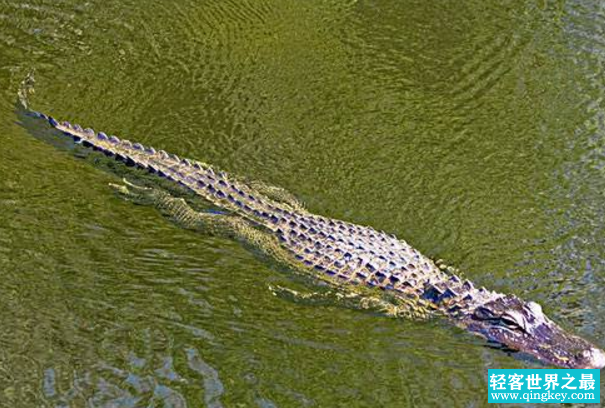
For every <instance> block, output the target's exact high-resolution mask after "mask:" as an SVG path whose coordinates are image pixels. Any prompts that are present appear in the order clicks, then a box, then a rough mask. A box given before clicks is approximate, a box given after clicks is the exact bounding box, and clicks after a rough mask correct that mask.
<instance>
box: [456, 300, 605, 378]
mask: <svg viewBox="0 0 605 408" xmlns="http://www.w3.org/2000/svg"><path fill="white" fill-rule="evenodd" d="M462 326H464V327H466V329H467V330H469V331H471V332H473V333H475V334H478V335H480V336H481V337H484V338H486V339H487V340H488V341H490V342H495V343H498V344H500V345H502V346H504V347H506V348H508V349H511V350H516V351H519V352H523V353H527V354H529V355H531V356H533V357H535V358H536V359H538V360H540V361H542V362H543V363H546V364H552V365H555V366H561V367H567V368H599V369H600V368H603V367H605V352H603V350H601V349H599V348H598V347H595V346H594V345H592V344H591V343H589V342H588V341H586V340H584V339H582V338H580V337H578V336H575V335H573V334H570V333H567V332H566V331H565V330H563V329H562V328H561V327H560V326H559V325H557V324H556V323H554V322H553V321H552V320H550V319H549V318H548V317H546V315H544V313H543V312H542V308H541V307H540V305H538V304H537V303H534V302H525V301H523V300H521V299H519V298H517V297H515V296H502V297H499V298H496V299H493V300H490V301H488V302H487V303H484V304H482V305H480V306H477V307H476V308H475V309H474V310H473V311H472V312H471V313H469V314H468V315H467V316H466V317H465V318H464V319H463V321H462Z"/></svg>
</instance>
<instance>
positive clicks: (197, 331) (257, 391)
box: [0, 0, 605, 408]
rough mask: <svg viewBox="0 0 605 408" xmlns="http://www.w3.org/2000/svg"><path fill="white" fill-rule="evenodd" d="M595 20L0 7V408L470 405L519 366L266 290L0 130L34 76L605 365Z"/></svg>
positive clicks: (242, 270)
mask: <svg viewBox="0 0 605 408" xmlns="http://www.w3.org/2000/svg"><path fill="white" fill-rule="evenodd" d="M604 23H605V9H604V7H603V5H602V4H601V3H600V2H596V1H579V0H575V1H563V0H561V1H549V0H540V1H529V2H528V1H513V0H511V1H491V0H488V1H486V0H482V1H465V2H460V1H439V2H427V1H420V0H403V1H402V0H378V1H351V0H338V1H337V0H329V1H315V0H309V1H290V0H282V1H269V0H259V1H254V0H241V1H231V0H220V1H215V0H209V1H203V2H199V1H191V0H178V1H177V0H173V1H161V0H152V1H146V2H134V1H115V0H106V1H103V2H100V1H90V2H79V1H74V0H62V1H51V0H36V1H32V0H27V1H19V0H0V84H1V85H2V86H1V88H0V89H1V91H0V118H1V120H0V327H2V330H0V405H1V406H7V407H15V408H20V407H33V406H43V407H85V406H86V407H93V406H94V407H146V406H154V407H199V406H206V407H369V406H380V407H413V406H418V407H432V406H444V407H445V406H447V407H450V406H454V407H484V406H485V407H486V406H487V395H486V389H487V369H488V368H514V367H518V368H529V367H534V366H536V365H535V363H532V362H526V361H520V360H518V359H515V358H513V357H511V356H508V355H506V354H505V353H503V352H499V351H496V350H492V349H490V348H487V347H484V344H483V343H482V342H481V341H479V340H478V339H475V338H473V337H472V336H469V335H467V334H466V333H463V332H461V331H459V330H457V329H454V328H452V327H450V326H448V325H447V324H445V323H444V322H441V321H430V322H410V321H401V320H393V319H388V318H385V317H381V316H377V315H375V314H372V313H365V312H360V311H355V310H349V309H346V308H342V307H339V306H338V304H337V302H335V303H334V305H333V306H326V307H316V306H308V305H303V304H298V303H296V302H290V301H287V300H284V299H281V298H278V297H275V296H274V295H273V294H272V292H271V291H270V290H269V285H270V284H273V285H276V284H279V285H283V286H287V287H292V288H294V287H296V288H299V289H300V287H299V286H297V285H298V284H297V283H294V282H292V281H291V280H290V279H289V278H288V275H287V274H284V273H283V271H280V270H279V269H277V268H275V267H274V265H271V264H270V263H267V262H265V261H263V260H261V259H259V258H258V257H257V256H255V255H254V254H251V253H249V252H247V251H246V250H245V249H244V248H242V247H240V246H239V245H238V244H236V243H234V242H230V241H228V240H225V239H218V238H211V237H206V236H203V235H201V234H197V233H193V232H189V231H185V230H182V229H180V228H179V227H177V226H175V225H173V224H171V223H170V222H169V221H167V220H166V219H164V218H162V217H161V216H160V215H159V214H158V213H157V212H156V211H155V210H153V209H152V208H146V207H141V206H135V205H132V204H131V203H128V202H125V201H123V200H121V199H119V198H118V197H116V196H115V195H114V194H113V193H112V191H111V189H110V188H109V187H108V183H110V182H116V181H118V180H119V177H120V176H122V175H123V174H125V173H124V171H123V170H120V169H118V168H117V167H116V172H112V171H107V168H108V166H110V165H108V164H107V163H105V162H103V161H102V160H100V159H98V158H95V157H88V158H87V159H85V160H82V159H81V158H80V156H81V153H79V152H78V151H77V150H74V149H72V148H67V149H66V148H59V149H57V148H55V147H53V146H52V145H51V144H49V143H47V142H46V141H44V140H43V138H40V137H33V136H34V134H33V133H35V131H32V129H26V128H24V127H22V126H20V125H19V124H18V123H17V121H18V119H17V116H16V115H15V99H16V91H17V87H18V84H19V82H20V81H21V80H22V79H23V78H24V77H25V76H26V75H27V73H28V72H29V71H30V70H32V69H33V70H35V78H36V88H35V89H36V93H35V95H34V96H33V99H32V100H33V104H34V107H35V108H36V109H38V110H43V111H46V112H49V113H52V114H53V115H55V116H57V117H60V118H63V119H68V120H71V121H74V122H78V123H81V124H83V125H88V126H94V128H95V129H98V130H104V131H106V132H108V133H109V132H111V133H116V134H118V135H122V136H125V137H127V138H129V139H131V140H137V141H140V142H142V143H145V144H150V145H153V146H155V147H156V148H163V149H166V150H168V151H172V152H175V153H177V154H179V155H181V156H187V157H191V158H196V159H200V160H203V161H207V162H211V163H214V164H216V165H218V166H220V167H222V168H224V169H226V170H229V171H230V172H234V173H238V174H243V175H246V176H250V177H253V178H257V179H260V180H264V181H266V182H270V183H273V184H277V185H280V186H283V187H285V188H287V189H288V190H290V191H292V192H293V193H295V194H296V195H297V196H298V197H300V198H301V199H302V200H303V201H305V202H306V203H307V206H308V207H309V209H310V210H312V211H313V212H316V213H319V214H323V215H327V216H332V217H337V218H341V219H345V220H347V221H352V222H357V223H361V224H367V225H371V226H373V227H375V228H377V229H382V230H385V231H388V232H391V233H395V234H397V235H398V236H399V237H402V238H404V239H406V240H407V241H408V242H410V243H412V244H413V245H414V246H416V247H417V248H418V249H419V250H421V251H422V252H423V253H425V254H427V255H429V256H431V257H434V258H435V259H437V258H443V259H445V260H447V261H448V262H449V263H450V264H452V265H455V266H457V267H459V268H460V269H461V270H462V271H463V272H464V273H465V274H466V276H468V277H469V278H471V279H472V280H474V281H476V282H477V283H478V284H480V285H486V286H489V287H490V288H491V289H494V290H498V291H503V292H513V293H515V294H517V295H519V296H522V297H524V298H527V299H532V300H535V301H537V302H539V303H541V304H542V305H543V306H544V308H545V310H546V311H547V313H549V314H550V315H552V316H553V317H554V318H555V319H556V320H558V321H560V322H561V323H562V324H563V326H565V327H566V328H568V329H570V330H572V331H574V332H576V333H578V334H581V335H582V336H585V337H587V338H589V339H592V340H593V341H595V342H596V343H597V344H599V345H601V346H605V302H604V301H603V299H604V298H605V231H604V227H603V225H605V210H604V208H605V206H604V205H603V204H604V193H603V192H604V191H605V177H604V175H605V174H604V172H605V170H604V169H605V137H604V136H605V127H604V118H605V111H604V104H605V75H604V74H605V73H604V72H603V71H604V69H603V66H604V63H605V28H604V27H605V26H604ZM110 167H111V166H110ZM114 167H115V166H114ZM126 174H127V173H126ZM303 289H304V288H303ZM309 290H311V289H310V288H309ZM601 392H602V394H603V393H604V390H603V389H602V390H601Z"/></svg>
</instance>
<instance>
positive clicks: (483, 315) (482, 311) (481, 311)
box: [474, 306, 497, 320]
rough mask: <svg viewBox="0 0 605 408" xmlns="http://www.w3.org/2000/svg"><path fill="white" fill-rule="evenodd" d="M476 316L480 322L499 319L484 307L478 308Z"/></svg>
mask: <svg viewBox="0 0 605 408" xmlns="http://www.w3.org/2000/svg"><path fill="white" fill-rule="evenodd" d="M474 315H475V317H476V318H477V319H479V320H493V319H496V318H497V316H496V314H495V313H494V312H492V311H491V310H490V309H488V308H487V307H483V306H481V307H478V308H477V310H475V313H474Z"/></svg>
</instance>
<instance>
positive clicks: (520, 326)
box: [498, 314, 525, 332]
mask: <svg viewBox="0 0 605 408" xmlns="http://www.w3.org/2000/svg"><path fill="white" fill-rule="evenodd" d="M498 322H499V323H500V324H502V325H503V326H505V327H507V328H509V329H511V330H520V331H523V332H524V331H525V324H524V321H523V320H522V319H521V320H520V319H519V317H518V316H511V315H508V314H505V315H502V316H501V317H500V320H499V321H498Z"/></svg>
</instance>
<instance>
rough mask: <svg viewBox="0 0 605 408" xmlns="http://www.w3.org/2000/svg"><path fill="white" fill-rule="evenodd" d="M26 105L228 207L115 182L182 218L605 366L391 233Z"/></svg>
mask: <svg viewBox="0 0 605 408" xmlns="http://www.w3.org/2000/svg"><path fill="white" fill-rule="evenodd" d="M24 105H25V107H26V108H27V105H26V104H25V103H24ZM28 112H29V114H30V115H32V116H35V117H39V118H42V119H45V120H47V121H48V122H49V123H50V125H51V126H52V127H53V128H55V129H57V130H59V131H60V132H62V133H64V134H65V135H68V136H70V137H71V138H73V139H74V140H75V141H76V142H77V143H81V144H83V145H84V146H87V147H91V148H93V149H95V150H99V151H101V152H103V153H105V154H106V155H107V156H112V157H114V158H116V159H117V160H120V161H123V162H125V163H126V165H130V166H137V167H141V168H144V169H147V170H148V171H149V172H150V173H155V174H157V175H158V176H160V177H164V178H167V179H169V180H171V181H173V182H175V183H178V184H181V185H183V186H186V187H187V188H188V189H190V190H191V191H193V192H194V193H195V194H196V195H198V196H200V197H202V198H203V199H205V200H206V201H208V202H210V203H212V204H213V205H215V206H218V207H220V208H222V209H224V210H225V211H226V212H227V213H228V215H220V214H210V213H199V212H196V211H194V210H193V209H191V208H190V207H189V206H188V205H187V204H186V203H185V201H184V200H182V199H177V198H174V197H172V196H171V195H169V194H167V193H165V192H162V191H160V190H157V189H146V188H140V187H137V186H134V185H132V184H127V185H124V186H120V187H117V189H118V190H119V191H120V192H121V193H123V194H124V195H126V196H130V197H137V198H138V199H139V201H147V202H148V203H149V204H153V205H156V206H157V207H158V208H159V209H160V210H161V211H163V212H164V213H166V214H167V215H169V216H171V217H172V218H174V219H175V220H176V221H178V222H179V223H181V224H182V225H184V226H186V227H189V228H194V229H197V230H203V231H212V232H215V233H217V232H222V233H226V234H227V235H231V236H233V237H235V238H238V239H240V240H242V241H244V242H247V243H248V244H250V245H252V246H254V247H255V248H259V249H261V250H263V251H264V252H265V253H266V254H267V255H269V256H271V257H273V258H275V259H276V260H278V261H280V262H282V263H284V264H286V265H287V266H289V267H290V268H292V269H293V270H296V271H299V272H303V273H305V274H308V275H312V276H315V277H317V278H318V279H321V280H323V281H327V282H330V283H332V284H334V285H336V286H338V287H346V286H351V287H366V288H368V289H369V290H371V291H374V292H382V293H387V294H388V295H390V296H391V297H392V298H394V299H396V300H397V301H398V302H399V307H400V308H401V309H400V310H403V311H404V312H402V313H397V314H402V315H409V316H426V315H429V314H440V315H443V316H445V317H446V318H447V319H449V320H450V321H451V322H452V323H454V324H455V325H457V326H459V327H462V328H465V329H466V330H468V331H470V332H472V333H474V334H477V335H479V336H482V337H484V338H486V339H487V340H490V341H493V342H497V343H500V344H502V345H504V346H506V347H507V348H510V349H513V350H518V351H521V352H525V353H527V354H530V355H531V356H533V357H535V358H537V359H538V360H541V361H542V362H545V363H547V364H553V365H557V366H562V367H570V368H602V367H604V366H605V353H604V352H603V351H602V350H600V349H599V348H597V347H595V346H594V345H592V344H591V343H589V342H587V341H586V340H584V339H581V338H580V337H577V336H574V335H572V334H569V333H567V332H565V331H564V330H563V329H562V328H560V327H559V326H558V325H556V324H555V323H554V322H552V321H551V320H550V319H548V318H547V317H546V316H545V315H544V314H543V312H542V309H541V307H540V306H539V305H537V304H536V303H533V302H524V301H522V300H520V299H518V298H517V297H515V296H513V295H504V294H500V293H496V292H493V291H489V290H487V289H485V288H480V289H478V288H476V287H475V286H474V285H473V284H472V283H471V282H469V281H468V280H463V279H461V278H460V277H459V276H457V275H456V274H452V273H446V272H444V271H442V270H441V269H440V268H439V267H437V266H436V265H435V263H434V262H433V261H431V260H430V259H429V258H427V257H425V256H424V255H422V254H421V253H419V252H418V251H417V250H415V249H414V248H412V247H411V246H410V245H409V244H408V243H406V242H405V241H402V240H399V239H397V238H396V237H394V236H392V235H388V234H386V233H384V232H379V231H376V230H374V229H372V228H370V227H364V226H359V225H355V224H352V223H348V222H344V221H339V220H334V219H331V218H328V217H324V216H320V215H315V214H311V213H309V212H308V211H307V210H305V209H304V207H303V206H302V204H301V203H299V202H298V201H297V200H296V199H295V198H293V197H292V196H291V195H290V194H289V193H287V192H286V191H284V190H282V189H279V188H277V187H272V186H267V185H264V184H254V183H252V184H250V183H245V182H243V181H241V180H239V179H237V178H235V177H232V176H229V175H228V174H226V173H224V172H218V171H216V170H214V169H213V168H212V167H211V166H209V165H206V164H204V163H200V162H197V161H192V160H188V159H181V158H179V157H177V156H176V155H172V154H168V153H166V152H164V151H162V150H160V151H156V150H155V149H153V148H151V147H145V146H143V145H141V144H138V143H131V142H129V141H127V140H120V139H119V138H117V137H115V136H107V135H106V134H105V133H102V132H100V133H96V132H94V131H93V130H92V129H82V128H81V127H80V126H78V125H72V124H70V123H68V122H61V123H59V122H58V121H57V120H55V119H53V118H52V117H49V116H46V115H44V114H42V113H38V112H32V111H28ZM406 311H407V312H406Z"/></svg>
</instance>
